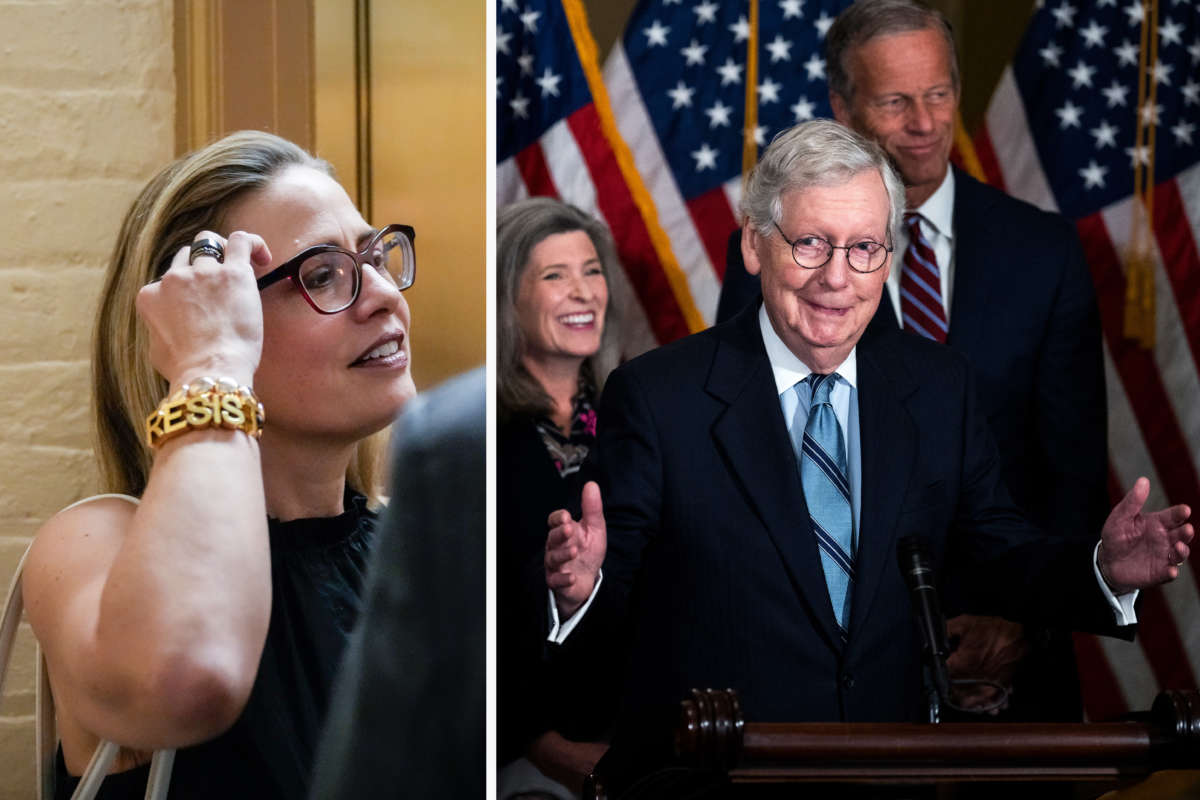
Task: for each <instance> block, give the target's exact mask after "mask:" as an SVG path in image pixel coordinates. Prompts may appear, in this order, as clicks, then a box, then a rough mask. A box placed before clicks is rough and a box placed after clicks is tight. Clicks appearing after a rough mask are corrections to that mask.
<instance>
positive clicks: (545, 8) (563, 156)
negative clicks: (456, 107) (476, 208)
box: [496, 0, 704, 356]
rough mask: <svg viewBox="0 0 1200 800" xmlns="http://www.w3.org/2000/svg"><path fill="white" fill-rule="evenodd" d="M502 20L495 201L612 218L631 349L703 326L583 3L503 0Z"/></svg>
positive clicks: (618, 288)
mask: <svg viewBox="0 0 1200 800" xmlns="http://www.w3.org/2000/svg"><path fill="white" fill-rule="evenodd" d="M496 25H497V29H496V81H497V99H496V159H497V166H496V185H497V203H498V205H499V206H504V205H505V204H507V203H511V202H513V201H516V200H520V199H522V198H524V197H528V196H532V195H538V196H550V197H558V198H560V199H562V200H564V201H566V202H569V203H573V204H574V205H576V206H579V207H580V208H581V209H583V210H584V211H587V212H589V213H591V214H593V215H594V216H596V217H599V218H600V219H603V220H605V221H606V222H607V223H608V226H609V228H610V229H611V230H612V233H613V237H614V239H615V241H616V243H617V250H618V257H619V258H620V260H621V262H622V266H623V269H622V270H614V271H613V272H612V273H610V274H609V285H610V292H611V294H612V296H613V302H614V305H617V306H618V307H619V308H620V309H621V311H622V322H623V336H622V338H623V342H622V345H623V350H624V352H625V354H626V355H628V356H632V355H636V354H637V353H639V352H642V351H644V350H647V349H650V348H651V347H654V346H656V345H657V344H658V343H660V342H666V341H671V340H672V339H677V338H679V337H680V336H684V335H686V334H688V333H690V332H692V331H695V330H698V329H699V328H702V327H703V326H704V320H703V319H702V318H701V316H700V315H699V313H698V312H697V311H696V308H695V303H694V301H693V300H692V297H691V294H690V292H689V291H688V287H687V282H686V278H685V276H684V275H683V273H682V272H681V270H680V268H679V265H678V261H677V260H676V259H675V255H674V253H673V252H672V250H671V247H670V243H669V242H668V241H667V239H666V235H665V233H664V232H663V231H662V228H661V226H659V224H658V222H657V220H656V218H655V210H654V208H653V204H652V202H651V200H650V198H649V196H648V195H647V193H646V190H645V187H644V185H643V184H642V182H641V179H640V177H639V176H638V175H637V173H636V169H635V167H634V166H633V162H632V156H631V155H630V153H629V150H628V148H627V147H626V146H625V144H624V142H623V141H621V139H620V136H619V135H618V134H617V132H616V128H615V123H614V121H613V117H612V110H611V108H610V107H609V104H608V96H607V92H606V90H605V87H604V84H603V77H602V76H601V73H600V66H599V61H598V57H597V55H596V46H595V43H594V42H593V40H592V38H591V34H590V32H589V31H588V27H587V19H586V16H585V14H584V11H583V6H582V2H581V0H522V2H521V3H520V4H518V2H517V0H500V2H499V7H498V9H497V14H496ZM635 298H636V299H635Z"/></svg>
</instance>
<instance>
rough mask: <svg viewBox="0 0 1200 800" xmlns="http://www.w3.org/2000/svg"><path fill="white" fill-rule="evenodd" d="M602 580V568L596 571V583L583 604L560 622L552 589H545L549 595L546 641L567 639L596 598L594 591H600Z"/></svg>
mask: <svg viewBox="0 0 1200 800" xmlns="http://www.w3.org/2000/svg"><path fill="white" fill-rule="evenodd" d="M603 582H604V570H600V571H598V572H597V573H596V585H595V586H593V587H592V593H591V594H589V595H588V599H587V600H585V601H583V605H581V606H580V607H579V608H578V609H577V610H576V611H575V613H574V614H572V615H571V616H570V617H568V618H567V619H566V620H564V621H562V622H559V619H558V604H557V603H555V602H554V590H553V589H547V590H546V593H547V594H548V595H549V596H550V634H549V635H548V636H547V637H546V641H548V642H553V643H554V644H562V643H563V642H565V641H566V640H567V637H568V636H570V635H571V631H573V630H575V626H576V625H578V624H579V620H581V619H583V615H584V614H586V613H587V610H588V608H589V607H590V606H591V605H592V601H593V600H595V599H596V592H598V591H600V584H601V583H603Z"/></svg>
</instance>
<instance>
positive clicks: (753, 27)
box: [742, 0, 758, 186]
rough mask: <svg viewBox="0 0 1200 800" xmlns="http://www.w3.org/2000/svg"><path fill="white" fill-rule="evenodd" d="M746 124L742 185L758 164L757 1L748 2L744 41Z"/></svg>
mask: <svg viewBox="0 0 1200 800" xmlns="http://www.w3.org/2000/svg"><path fill="white" fill-rule="evenodd" d="M744 119H745V121H746V124H745V125H744V126H743V128H742V185H743V186H745V183H746V176H747V175H749V174H750V170H751V169H753V168H754V165H755V164H756V163H758V142H756V141H755V140H754V130H755V128H757V127H758V0H750V35H749V37H748V38H747V39H746V113H745V115H744Z"/></svg>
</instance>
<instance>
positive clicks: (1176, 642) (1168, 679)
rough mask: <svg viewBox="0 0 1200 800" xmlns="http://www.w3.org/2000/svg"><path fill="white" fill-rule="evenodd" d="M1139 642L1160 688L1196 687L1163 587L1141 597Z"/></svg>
mask: <svg viewBox="0 0 1200 800" xmlns="http://www.w3.org/2000/svg"><path fill="white" fill-rule="evenodd" d="M1137 635H1138V639H1139V641H1140V642H1141V645H1142V650H1143V652H1145V654H1146V660H1147V661H1148V662H1149V664H1150V669H1151V670H1152V671H1153V672H1154V677H1155V679H1156V680H1157V681H1158V685H1159V686H1195V685H1196V679H1195V677H1194V676H1193V675H1192V670H1191V666H1190V665H1189V663H1188V658H1187V654H1186V653H1185V652H1184V649H1183V641H1182V640H1181V639H1180V637H1179V631H1178V630H1176V628H1175V620H1174V617H1173V616H1172V615H1171V610H1170V608H1169V607H1168V605H1167V601H1166V598H1164V597H1163V592H1162V588H1161V587H1158V586H1156V587H1154V588H1153V589H1145V590H1143V591H1142V592H1141V594H1140V596H1139V597H1138V632H1137Z"/></svg>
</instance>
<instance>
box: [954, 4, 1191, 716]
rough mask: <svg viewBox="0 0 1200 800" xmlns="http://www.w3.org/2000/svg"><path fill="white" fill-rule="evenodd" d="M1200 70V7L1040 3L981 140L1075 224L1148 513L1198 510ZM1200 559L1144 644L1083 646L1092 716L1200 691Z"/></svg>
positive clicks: (1116, 479)
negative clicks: (1137, 335) (1147, 489)
mask: <svg viewBox="0 0 1200 800" xmlns="http://www.w3.org/2000/svg"><path fill="white" fill-rule="evenodd" d="M1143 28H1144V31H1143ZM1139 76H1141V79H1140V80H1139ZM1198 76H1200V3H1197V2H1192V1H1191V0H1170V2H1168V1H1167V0H1151V2H1142V0H1090V1H1088V0H1052V1H1051V2H1045V3H1042V2H1039V3H1038V8H1037V9H1036V10H1035V11H1034V14H1033V17H1032V19H1031V20H1030V23H1029V27H1028V30H1027V31H1026V34H1025V37H1024V39H1023V40H1022V43H1021V45H1020V49H1019V51H1018V52H1017V54H1016V56H1015V57H1014V59H1013V62H1012V64H1011V66H1010V67H1009V68H1008V69H1007V70H1006V71H1005V73H1004V75H1003V77H1002V78H1001V81H1000V84H999V86H998V88H997V89H996V92H995V94H994V95H993V97H992V101H991V104H990V106H989V108H988V112H987V115H986V121H985V127H984V130H983V131H981V133H980V134H979V136H978V137H977V139H976V148H977V152H978V155H979V159H980V162H981V163H982V165H983V168H984V171H985V173H986V174H987V179H988V180H989V182H991V183H993V184H994V185H997V186H1000V187H1001V188H1004V189H1006V190H1007V191H1008V192H1009V193H1010V194H1013V195H1015V196H1017V197H1020V198H1022V199H1025V200H1027V201H1029V202H1031V203H1034V204H1035V205H1038V206H1041V207H1042V208H1045V209H1050V210H1057V211H1060V212H1061V213H1063V214H1065V215H1066V216H1067V217H1069V218H1071V219H1074V220H1075V221H1076V225H1077V227H1078V230H1079V234H1080V237H1081V238H1082V240H1083V244H1084V249H1085V251H1086V254H1087V258H1088V263H1089V265H1090V267H1091V270H1092V276H1093V279H1094V280H1095V284H1096V292H1097V298H1098V301H1099V305H1100V314H1101V319H1102V323H1103V326H1104V337H1105V360H1106V367H1107V378H1108V398H1107V399H1108V419H1109V448H1110V463H1111V474H1110V485H1111V489H1112V491H1113V494H1114V497H1116V496H1119V495H1120V494H1123V493H1124V491H1125V490H1127V489H1128V488H1129V487H1130V486H1131V485H1132V484H1133V482H1134V480H1135V479H1136V478H1137V477H1138V476H1139V475H1146V476H1148V477H1149V478H1150V481H1151V484H1152V486H1153V487H1154V489H1153V493H1152V494H1151V497H1150V501H1149V503H1148V505H1149V506H1150V507H1163V506H1165V505H1168V504H1172V503H1187V504H1188V505H1189V506H1191V507H1192V508H1193V509H1196V510H1200V477H1198V475H1200V254H1198V251H1197V240H1200V129H1198V126H1197V118H1198V117H1200V113H1198V112H1200V77H1198ZM1135 168H1136V169H1135ZM1137 173H1141V175H1140V178H1139V176H1138V174H1137ZM1139 180H1140V181H1141V182H1142V183H1143V185H1144V186H1145V187H1146V191H1145V192H1144V193H1141V192H1137V191H1135V190H1136V189H1138V188H1139V187H1138V185H1137V182H1138V181H1139ZM1142 198H1148V201H1147V200H1145V199H1142ZM1143 209H1145V210H1147V211H1148V212H1149V214H1148V217H1147V216H1143V214H1142V211H1143ZM1146 219H1148V220H1149V222H1148V226H1147V225H1144V224H1142V225H1139V220H1141V221H1142V222H1143V223H1144V221H1145V220H1146ZM1139 242H1140V244H1141V247H1140V248H1139ZM1139 265H1141V266H1139ZM1139 269H1144V270H1145V271H1146V273H1147V274H1148V275H1149V276H1152V282H1153V284H1152V289H1150V290H1149V292H1147V294H1146V296H1145V297H1139V296H1138V294H1137V290H1138V289H1139V287H1141V286H1142V285H1143V284H1141V283H1140V281H1138V282H1137V283H1136V284H1135V285H1134V287H1133V289H1134V293H1133V294H1132V295H1130V296H1127V290H1129V289H1130V286H1129V283H1130V276H1136V275H1137V274H1138V270H1139ZM1146 286H1147V287H1148V286H1149V285H1148V284H1146ZM1131 305H1132V307H1131ZM1127 309H1128V310H1129V312H1130V313H1131V314H1132V315H1133V317H1134V318H1135V320H1136V319H1138V318H1142V319H1143V320H1146V319H1148V321H1149V327H1148V328H1146V329H1144V330H1143V331H1142V338H1141V340H1140V341H1139V340H1137V339H1131V338H1127V337H1126V335H1125V333H1126V327H1125V325H1126V323H1125V317H1126V314H1127ZM1147 311H1148V314H1147ZM1133 330H1134V331H1135V332H1136V330H1137V329H1136V328H1134V329H1133ZM1198 559H1200V556H1198V555H1197V553H1196V551H1193V555H1192V557H1191V558H1190V559H1189V563H1188V564H1187V565H1185V566H1184V568H1183V569H1182V571H1181V572H1182V574H1181V576H1180V578H1179V579H1178V580H1176V581H1175V582H1173V583H1171V584H1168V585H1166V586H1164V587H1162V588H1160V589H1156V590H1153V591H1149V592H1145V593H1143V597H1142V600H1141V602H1140V604H1139V611H1138V617H1139V620H1140V622H1141V624H1140V626H1139V631H1138V640H1137V642H1135V643H1125V642H1119V641H1116V640H1111V639H1101V638H1096V637H1087V636H1078V637H1077V638H1076V647H1077V649H1078V651H1079V655H1080V659H1079V661H1080V669H1081V671H1082V673H1083V674H1082V678H1083V685H1084V700H1085V706H1086V709H1087V712H1088V715H1089V716H1090V717H1091V718H1093V719H1102V718H1106V717H1110V716H1112V715H1114V714H1118V713H1121V712H1124V711H1127V710H1136V709H1145V708H1148V707H1149V705H1150V703H1151V702H1152V700H1153V698H1154V695H1155V694H1156V692H1157V691H1158V690H1159V689H1160V688H1167V687H1169V688H1195V687H1196V676H1197V675H1200V624H1197V622H1196V621H1197V619H1200V591H1198V587H1200V570H1198V569H1197V565H1198V564H1200V560H1198Z"/></svg>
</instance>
